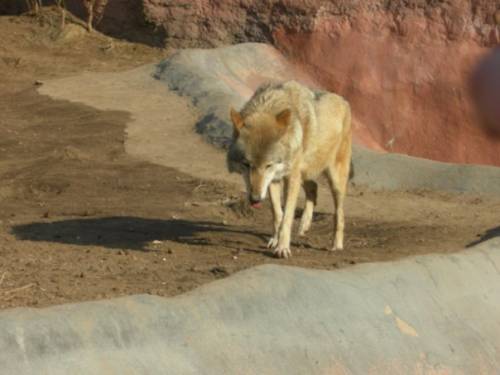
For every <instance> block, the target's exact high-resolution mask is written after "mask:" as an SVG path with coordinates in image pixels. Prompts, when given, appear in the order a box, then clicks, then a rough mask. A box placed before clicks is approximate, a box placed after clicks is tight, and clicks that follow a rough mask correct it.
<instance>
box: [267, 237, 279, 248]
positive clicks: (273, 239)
mask: <svg viewBox="0 0 500 375" xmlns="http://www.w3.org/2000/svg"><path fill="white" fill-rule="evenodd" d="M276 246H278V236H272V237H271V238H270V239H269V241H268V243H267V248H268V249H274V248H275V247H276Z"/></svg>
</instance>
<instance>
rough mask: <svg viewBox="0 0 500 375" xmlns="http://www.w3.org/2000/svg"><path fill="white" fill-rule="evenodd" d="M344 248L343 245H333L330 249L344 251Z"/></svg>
mask: <svg viewBox="0 0 500 375" xmlns="http://www.w3.org/2000/svg"><path fill="white" fill-rule="evenodd" d="M342 250H344V246H343V245H333V247H332V248H331V249H330V251H342Z"/></svg>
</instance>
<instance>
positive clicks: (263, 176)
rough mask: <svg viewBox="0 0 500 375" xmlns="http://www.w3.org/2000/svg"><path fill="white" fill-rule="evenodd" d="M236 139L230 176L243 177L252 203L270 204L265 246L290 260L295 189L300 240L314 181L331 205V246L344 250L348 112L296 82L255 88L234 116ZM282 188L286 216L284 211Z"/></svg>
mask: <svg viewBox="0 0 500 375" xmlns="http://www.w3.org/2000/svg"><path fill="white" fill-rule="evenodd" d="M231 118H232V121H233V124H234V129H235V132H234V134H235V137H234V141H233V144H232V145H231V147H230V150H229V152H228V166H229V169H230V171H236V172H239V173H242V174H243V175H244V176H245V179H246V181H247V186H248V189H249V191H248V194H249V198H250V200H251V201H252V202H258V201H260V200H261V199H264V198H265V196H266V193H267V191H269V195H270V198H271V203H272V206H273V218H274V236H273V237H272V238H271V240H270V241H269V246H270V247H272V248H274V252H275V254H276V255H278V256H280V257H288V256H290V254H291V252H290V237H291V227H292V222H293V217H294V213H295V207H296V204H297V198H298V195H299V192H300V187H301V186H303V188H304V190H305V192H306V206H305V209H304V213H303V216H302V219H301V222H300V226H299V234H300V235H304V234H305V233H306V232H307V230H308V229H309V227H310V225H311V221H312V216H313V210H314V206H315V205H316V200H317V184H316V182H315V181H316V180H317V179H318V177H319V176H320V175H322V174H323V175H325V176H326V177H327V179H328V182H329V185H330V188H331V191H332V195H333V198H334V201H335V213H334V245H333V249H334V250H335V249H337V250H341V249H342V248H343V236H344V209H343V206H344V204H343V202H344V197H345V193H346V189H347V182H348V178H349V168H350V163H351V138H352V135H351V112H350V107H349V104H348V103H347V101H345V100H344V99H343V98H342V97H340V96H338V95H335V94H332V93H329V92H318V91H316V92H314V91H312V90H310V89H309V88H307V87H305V86H303V85H301V84H299V83H297V82H295V81H290V82H285V83H283V84H279V85H266V86H263V87H260V88H259V89H257V91H256V92H255V94H254V96H253V97H252V98H251V99H250V100H249V101H248V102H247V103H246V104H245V106H244V107H243V109H242V110H241V111H240V112H239V113H238V112H236V111H235V110H231ZM283 183H284V185H285V186H286V189H285V190H286V197H285V210H284V213H283V210H282V207H281V190H282V187H281V186H282V185H283Z"/></svg>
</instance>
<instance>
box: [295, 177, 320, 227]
mask: <svg viewBox="0 0 500 375" xmlns="http://www.w3.org/2000/svg"><path fill="white" fill-rule="evenodd" d="M303 187H304V191H305V193H306V205H305V207H304V212H303V213H302V217H301V219H300V224H299V236H304V235H305V234H306V233H307V231H308V230H309V228H311V223H312V218H313V212H314V206H316V202H317V199H318V184H317V183H316V182H314V181H311V180H309V181H304V185H303Z"/></svg>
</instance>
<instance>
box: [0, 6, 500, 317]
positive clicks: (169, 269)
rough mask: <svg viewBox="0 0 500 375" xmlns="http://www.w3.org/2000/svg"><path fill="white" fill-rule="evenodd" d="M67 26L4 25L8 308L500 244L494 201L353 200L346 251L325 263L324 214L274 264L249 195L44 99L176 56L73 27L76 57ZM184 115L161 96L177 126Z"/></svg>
mask: <svg viewBox="0 0 500 375" xmlns="http://www.w3.org/2000/svg"><path fill="white" fill-rule="evenodd" d="M57 25H58V20H57V18H56V17H54V14H53V13H51V12H44V14H43V16H42V17H41V18H30V17H20V18H10V17H1V18H0V34H1V35H2V38H3V43H2V45H1V47H0V63H1V64H3V65H4V66H3V68H2V69H0V79H1V80H2V82H3V83H4V84H3V85H1V86H0V111H1V113H2V116H1V117H0V181H2V183H1V185H0V205H1V207H2V210H0V307H1V308H6V307H14V306H46V305H51V304H58V303H63V302H69V301H81V300H89V299H100V298H109V297H114V296H120V295H127V294H133V293H150V294H157V295H162V296H168V295H174V294H177V293H181V292H183V291H186V290H190V289H192V288H194V287H196V286H197V285H200V284H202V283H206V282H209V281H211V280H214V279H216V278H219V277H224V276H226V275H229V274H231V273H233V272H236V271H238V270H241V269H244V268H247V267H250V266H253V265H256V264H262V263H277V264H288V265H297V266H303V267H315V268H324V269H336V268H339V267H345V266H349V265H351V264H355V263H358V262H369V261H375V260H390V259H397V258H400V257H404V256H408V255H413V254H423V253H429V252H451V251H456V250H459V249H461V248H463V247H464V246H466V245H467V244H470V243H472V242H474V241H478V240H479V241H480V240H482V239H483V238H489V237H491V236H495V235H498V230H497V229H495V228H496V227H497V226H498V225H499V222H498V220H499V219H498V212H499V209H500V201H498V200H494V199H492V198H488V199H487V198H484V197H477V196H463V195H449V194H438V193H428V192H422V193H419V194H416V193H412V194H410V193H406V192H395V193H371V192H368V191H361V190H356V189H351V191H350V194H349V198H348V201H347V209H346V211H347V232H346V237H347V250H346V251H344V252H336V253H328V252H326V251H324V250H325V249H327V248H328V247H329V246H330V235H329V234H330V228H331V221H332V217H331V215H330V214H329V213H328V212H324V210H321V209H320V210H319V211H320V213H319V214H317V215H316V217H315V223H314V227H313V229H312V233H311V235H310V236H309V237H308V238H306V239H300V240H298V239H296V240H295V241H294V257H293V258H292V259H290V260H287V261H283V260H277V259H274V258H272V257H270V256H269V254H268V252H267V250H266V249H265V239H266V237H267V236H268V235H269V233H270V227H269V224H268V223H269V222H270V219H271V218H270V214H269V212H268V210H259V211H252V210H249V209H248V208H247V207H246V205H245V204H242V203H240V201H239V196H240V190H241V185H239V184H238V185H235V184H231V183H228V182H225V181H221V180H219V179H217V178H216V176H214V178H213V179H211V180H208V179H202V178H199V177H198V176H192V175H188V174H185V173H181V172H179V171H177V170H175V169H172V168H168V167H164V166H160V165H156V164H153V163H150V162H145V161H142V160H140V159H138V158H136V157H133V156H131V155H129V154H128V153H127V152H126V150H125V147H124V144H125V136H126V135H125V125H126V124H127V122H129V121H131V116H130V114H129V113H127V112H123V111H111V110H107V111H100V110H96V109H94V108H91V107H88V106H84V105H81V104H76V103H69V102H67V101H62V100H53V99H50V98H48V97H46V96H42V95H39V94H38V93H37V92H36V90H35V85H34V83H35V81H40V82H41V83H42V84H43V82H44V81H45V80H48V79H50V78H56V77H62V76H68V75H72V74H77V73H78V74H80V73H81V72H83V71H93V70H95V71H109V72H114V71H118V70H122V69H125V68H127V69H130V68H133V67H135V66H137V65H140V64H144V63H151V62H155V61H159V60H160V59H161V57H163V56H164V55H165V54H166V52H165V51H161V50H156V49H152V48H147V47H144V46H136V45H133V44H127V43H123V42H117V41H114V40H111V39H109V38H106V37H103V36H101V35H97V34H96V35H87V34H86V33H82V32H81V31H80V29H78V27H76V26H75V27H76V28H75V27H70V28H69V29H68V30H72V29H73V30H77V31H74V32H73V34H72V35H73V36H71V38H73V39H72V42H71V44H70V46H71V47H70V46H68V45H67V44H65V43H63V42H61V40H62V39H60V38H59V37H58V32H57V27H56V26H57ZM109 46H112V47H109ZM96 94H97V93H96ZM184 105H185V104H182V103H180V102H179V101H178V99H175V100H174V99H172V97H170V96H168V95H166V96H165V107H166V108H168V109H169V113H170V114H175V113H176V112H181V111H184V110H185V109H186V108H185V107H184ZM183 113H184V112H183ZM144 116H146V117H147V113H145V114H144ZM136 120H138V119H136ZM139 120H140V119H139ZM145 121H147V118H146V119H145ZM171 121H175V116H173V115H172V116H171ZM166 142H167V140H166ZM176 142H180V140H179V139H178V138H176ZM165 147H169V145H168V143H166V144H165ZM186 147H191V145H186ZM204 150H206V149H204V148H203V149H202V148H199V149H198V148H197V149H193V151H192V152H206V154H201V157H203V158H202V159H204V160H206V161H207V162H210V161H211V160H212V159H211V158H212V156H213V155H214V154H212V153H210V152H216V151H214V150H211V151H210V152H209V151H204ZM220 173H221V174H222V173H225V170H221V172H220ZM487 230H490V231H487Z"/></svg>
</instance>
